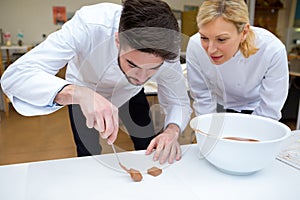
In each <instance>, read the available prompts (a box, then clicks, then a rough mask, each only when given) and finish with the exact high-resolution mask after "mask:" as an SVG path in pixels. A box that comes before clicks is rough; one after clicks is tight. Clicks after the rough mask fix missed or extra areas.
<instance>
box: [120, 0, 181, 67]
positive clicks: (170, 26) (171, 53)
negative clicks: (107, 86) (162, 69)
mask: <svg viewBox="0 0 300 200" xmlns="http://www.w3.org/2000/svg"><path fill="white" fill-rule="evenodd" d="M180 36H181V34H180V32H179V28H178V22H177V20H176V18H175V16H174V14H173V12H172V10H171V9H170V7H169V5H168V4H167V3H165V2H163V1H161V0H126V1H125V2H124V4H123V11H122V14H121V19H120V25H119V39H120V45H121V47H122V45H129V46H130V47H131V48H133V49H137V50H139V51H142V52H146V53H151V54H154V55H157V56H160V57H162V58H163V59H165V60H169V61H170V60H174V59H175V58H177V57H178V54H179V50H180V42H181V38H180Z"/></svg>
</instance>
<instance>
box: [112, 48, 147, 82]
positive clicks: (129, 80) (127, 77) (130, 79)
mask: <svg viewBox="0 0 300 200" xmlns="http://www.w3.org/2000/svg"><path fill="white" fill-rule="evenodd" d="M118 65H119V68H120V70H121V71H122V72H123V74H124V76H125V77H126V79H127V81H128V82H129V83H130V84H132V85H134V86H142V85H144V84H145V83H146V82H147V81H148V80H149V79H150V77H149V78H148V79H147V80H146V81H145V82H144V83H141V84H136V83H134V82H132V80H137V79H136V78H134V77H131V76H128V75H127V74H126V73H125V72H124V71H123V69H122V67H121V63H120V54H119V55H118ZM137 81H138V80H137Z"/></svg>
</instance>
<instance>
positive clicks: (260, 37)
mask: <svg viewBox="0 0 300 200" xmlns="http://www.w3.org/2000/svg"><path fill="white" fill-rule="evenodd" d="M251 29H252V30H253V31H254V33H255V41H256V45H257V47H258V48H268V47H270V48H285V46H284V44H283V42H282V41H281V40H280V39H279V38H278V37H277V36H276V35H275V34H273V33H272V32H270V31H269V30H267V29H265V28H261V27H254V26H251Z"/></svg>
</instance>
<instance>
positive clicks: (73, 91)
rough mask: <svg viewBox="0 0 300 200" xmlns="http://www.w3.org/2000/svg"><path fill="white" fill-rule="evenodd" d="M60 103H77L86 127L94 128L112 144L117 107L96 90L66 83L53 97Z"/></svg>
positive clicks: (116, 125)
mask: <svg viewBox="0 0 300 200" xmlns="http://www.w3.org/2000/svg"><path fill="white" fill-rule="evenodd" d="M54 101H55V102H56V103H58V104H60V105H69V104H79V105H80V108H81V110H82V112H83V114H84V116H85V118H86V125H87V127H88V128H95V129H96V130H98V131H99V134H100V136H101V137H102V138H104V139H107V142H108V143H109V144H112V143H113V142H114V141H115V140H116V138H117V134H118V130H119V115H118V108H117V107H115V106H114V105H113V104H112V103H111V102H110V101H108V100H107V99H106V98H104V97H103V96H101V95H100V94H98V93H97V92H95V91H93V90H91V89H89V88H87V87H82V86H75V85H67V86H65V87H64V88H63V89H62V90H61V91H60V92H59V93H58V94H57V95H56V97H55V100H54Z"/></svg>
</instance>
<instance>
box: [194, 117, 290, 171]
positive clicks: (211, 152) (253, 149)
mask: <svg viewBox="0 0 300 200" xmlns="http://www.w3.org/2000/svg"><path fill="white" fill-rule="evenodd" d="M190 126H191V128H192V129H198V130H201V131H203V132H206V133H208V134H210V135H212V136H207V135H205V134H201V133H198V132H196V133H195V134H196V141H197V145H198V146H199V149H200V156H201V158H205V159H207V160H208V161H209V162H210V163H211V164H212V165H214V166H215V167H216V168H218V169H219V170H221V171H223V172H225V173H229V174H234V175H247V174H251V173H254V172H257V171H259V170H261V169H263V168H265V167H266V166H268V165H269V164H270V163H272V161H274V160H275V158H276V156H277V155H278V153H279V151H280V150H281V148H282V145H283V142H284V140H286V139H287V138H288V137H289V136H290V135H291V129H290V128H289V127H288V126H286V125H284V124H283V123H280V122H278V121H275V120H272V119H269V118H266V117H261V116H256V115H248V114H239V113H212V114H205V115H201V116H198V117H195V118H193V119H192V120H191V122H190ZM226 136H233V137H244V138H252V139H257V140H259V142H250V141H249V142H248V141H246V142H245V141H236V140H228V139H224V137H226Z"/></svg>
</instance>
